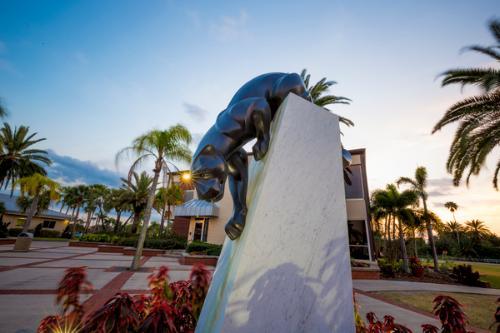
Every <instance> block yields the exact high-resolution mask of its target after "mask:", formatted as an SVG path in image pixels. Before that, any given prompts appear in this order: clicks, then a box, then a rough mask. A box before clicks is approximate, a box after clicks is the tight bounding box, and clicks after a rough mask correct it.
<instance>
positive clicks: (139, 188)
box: [119, 171, 153, 234]
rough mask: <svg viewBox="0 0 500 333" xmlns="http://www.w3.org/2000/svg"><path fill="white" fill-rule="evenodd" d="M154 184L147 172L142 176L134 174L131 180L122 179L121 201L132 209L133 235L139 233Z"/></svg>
mask: <svg viewBox="0 0 500 333" xmlns="http://www.w3.org/2000/svg"><path fill="white" fill-rule="evenodd" d="M152 183H153V179H152V178H151V177H149V176H148V174H147V173H146V172H145V171H143V172H142V173H141V174H138V173H137V172H133V173H132V177H131V178H130V179H125V178H122V190H123V192H122V194H121V198H120V199H119V200H123V201H122V202H121V203H122V204H128V205H130V207H131V208H132V213H133V219H132V230H131V232H132V233H133V234H135V233H136V232H137V227H138V226H139V223H140V222H141V216H142V215H143V213H144V210H145V209H146V206H147V204H148V199H149V191H150V189H151V184H152Z"/></svg>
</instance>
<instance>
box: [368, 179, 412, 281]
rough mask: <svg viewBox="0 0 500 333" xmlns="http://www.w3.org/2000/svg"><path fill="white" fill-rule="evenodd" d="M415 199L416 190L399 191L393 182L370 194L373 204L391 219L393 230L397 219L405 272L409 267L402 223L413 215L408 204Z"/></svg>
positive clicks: (409, 219) (410, 219)
mask: <svg viewBox="0 0 500 333" xmlns="http://www.w3.org/2000/svg"><path fill="white" fill-rule="evenodd" d="M417 200H418V194H417V192H415V191H413V190H405V191H403V192H399V191H398V189H397V187H396V186H395V185H394V184H389V185H387V187H386V188H385V190H376V191H375V192H373V194H372V204H373V206H374V207H377V208H378V209H379V210H383V211H385V214H386V215H387V217H388V218H389V221H391V219H392V222H393V224H394V230H395V228H396V221H398V230H399V246H400V250H401V256H402V258H403V270H404V271H405V272H407V273H408V272H409V271H410V268H409V262H408V254H407V251H406V243H405V239H404V229H403V224H407V223H411V221H412V218H413V217H412V209H411V208H410V206H412V205H415V204H416V203H417ZM389 237H390V236H389Z"/></svg>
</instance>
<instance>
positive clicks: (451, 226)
mask: <svg viewBox="0 0 500 333" xmlns="http://www.w3.org/2000/svg"><path fill="white" fill-rule="evenodd" d="M446 229H447V230H448V231H449V232H451V233H452V234H454V235H455V237H456V239H457V245H458V248H460V233H461V232H462V231H463V228H462V226H461V225H460V223H458V222H457V221H450V222H447V223H446Z"/></svg>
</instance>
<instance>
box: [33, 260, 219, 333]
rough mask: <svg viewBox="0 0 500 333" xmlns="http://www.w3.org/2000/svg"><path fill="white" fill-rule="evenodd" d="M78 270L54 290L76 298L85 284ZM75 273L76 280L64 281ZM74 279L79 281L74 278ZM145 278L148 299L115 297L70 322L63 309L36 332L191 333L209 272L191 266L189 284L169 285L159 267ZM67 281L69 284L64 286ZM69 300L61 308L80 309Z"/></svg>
mask: <svg viewBox="0 0 500 333" xmlns="http://www.w3.org/2000/svg"><path fill="white" fill-rule="evenodd" d="M70 270H72V271H71V272H70ZM81 270H82V269H81V268H77V269H74V268H73V269H68V270H67V273H66V276H65V278H64V279H63V281H61V283H60V285H59V289H58V290H63V291H65V295H72V296H74V295H78V293H79V292H80V291H81V290H82V287H83V286H84V281H85V280H84V279H82V278H81V273H82V271H81ZM70 273H71V274H70ZM75 273H76V276H73V277H71V278H68V275H75ZM83 273H85V271H84V270H83ZM79 274H80V275H79ZM78 276H79V277H80V278H75V277H78ZM148 278H149V288H150V290H151V293H150V295H139V296H138V297H136V298H135V299H134V298H132V297H130V296H129V295H128V294H126V293H118V294H116V295H115V296H114V297H113V298H111V299H110V300H109V301H107V302H106V303H105V304H104V306H102V307H101V308H99V309H97V310H96V311H94V312H93V313H91V314H90V315H89V316H87V317H86V318H85V319H84V318H83V316H81V315H80V316H73V317H72V318H70V317H69V315H70V313H68V311H67V310H68V309H67V307H64V308H63V311H62V313H61V315H60V316H48V317H46V318H44V319H43V320H42V321H41V322H40V326H39V327H38V332H39V333H49V332H50V333H53V332H70V330H68V325H76V326H77V327H78V328H79V329H75V330H71V332H80V333H91V332H92V333H94V332H110V333H132V332H194V329H195V327H196V320H197V319H198V313H199V310H200V309H201V305H202V304H203V301H204V299H205V296H206V293H207V290H208V286H209V284H210V272H209V271H207V270H206V269H205V268H204V267H203V266H202V265H195V266H193V269H192V271H191V275H190V278H189V280H187V281H177V282H174V283H169V276H168V268H166V267H160V268H159V269H158V270H156V271H155V272H154V273H152V274H151V275H150V276H149V277H148ZM68 281H72V282H73V283H71V284H70V285H68ZM63 284H64V285H63ZM66 299H68V298H66ZM66 299H65V300H66ZM70 299H71V302H66V301H65V302H64V304H66V303H68V304H69V303H70V304H71V306H72V307H73V308H74V309H81V305H80V304H79V301H78V297H71V298H70ZM58 302H59V296H58Z"/></svg>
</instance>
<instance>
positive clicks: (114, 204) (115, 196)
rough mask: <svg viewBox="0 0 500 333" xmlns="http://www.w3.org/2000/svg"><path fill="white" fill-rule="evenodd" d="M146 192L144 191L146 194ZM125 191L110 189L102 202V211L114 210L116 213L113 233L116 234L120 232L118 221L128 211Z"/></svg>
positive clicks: (128, 205)
mask: <svg viewBox="0 0 500 333" xmlns="http://www.w3.org/2000/svg"><path fill="white" fill-rule="evenodd" d="M147 192H148V191H146V193H147ZM126 193H127V190H125V189H123V188H119V189H115V188H113V189H111V190H110V191H109V192H108V194H107V195H106V197H105V200H104V209H105V210H107V211H110V210H114V211H115V213H116V219H115V226H114V232H115V233H116V232H118V231H119V230H120V227H121V225H120V221H121V216H122V214H123V212H126V211H128V210H129V207H130V204H129V203H128V202H127V200H126Z"/></svg>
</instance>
